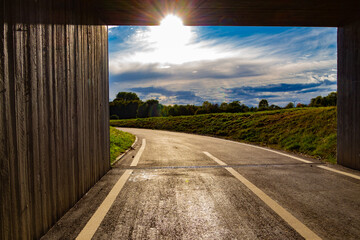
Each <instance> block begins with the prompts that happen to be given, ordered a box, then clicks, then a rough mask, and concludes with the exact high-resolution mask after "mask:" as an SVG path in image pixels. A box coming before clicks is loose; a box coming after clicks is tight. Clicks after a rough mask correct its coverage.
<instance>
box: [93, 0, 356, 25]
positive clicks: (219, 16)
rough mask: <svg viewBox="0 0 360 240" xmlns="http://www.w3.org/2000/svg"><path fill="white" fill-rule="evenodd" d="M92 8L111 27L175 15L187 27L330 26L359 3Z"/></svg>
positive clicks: (101, 4) (230, 0)
mask: <svg viewBox="0 0 360 240" xmlns="http://www.w3.org/2000/svg"><path fill="white" fill-rule="evenodd" d="M94 6H95V8H96V9H97V11H98V14H99V17H100V18H101V19H102V20H103V21H104V22H105V23H107V24H110V25H116V24H118V25H156V24H159V21H160V20H161V19H162V18H163V17H164V16H165V15H167V14H170V13H176V14H177V15H179V16H181V18H182V19H183V21H184V23H185V24H186V25H195V26H199V25H200V26H201V25H206V26H208V25H232V26H333V27H337V26H340V25H343V24H346V23H349V22H352V21H353V20H354V19H356V18H358V16H359V10H360V1H359V0H301V1H287V0H220V1H219V0H176V1H174V0H146V1H145V0H102V1H95V2H94Z"/></svg>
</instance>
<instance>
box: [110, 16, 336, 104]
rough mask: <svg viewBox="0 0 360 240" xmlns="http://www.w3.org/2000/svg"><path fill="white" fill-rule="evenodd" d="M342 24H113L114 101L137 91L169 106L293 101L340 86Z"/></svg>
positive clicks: (168, 21) (171, 20)
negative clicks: (338, 43) (339, 28)
mask: <svg viewBox="0 0 360 240" xmlns="http://www.w3.org/2000/svg"><path fill="white" fill-rule="evenodd" d="M336 34H337V33H336V28H299V27H213V26H211V27H187V26H183V25H182V24H181V20H180V19H177V18H176V17H170V18H168V19H165V20H164V21H163V22H162V23H161V25H160V26H154V27H145V26H144V27H141V26H117V27H113V26H111V27H109V71H110V75H109V84H110V96H109V97H110V100H113V99H114V98H115V96H116V93H118V92H122V91H125V92H135V93H137V94H138V96H139V97H140V98H141V99H142V100H148V99H157V100H159V101H160V103H162V104H164V105H172V104H195V105H201V104H202V102H204V101H209V102H212V103H222V102H232V101H241V102H242V103H244V104H246V105H248V106H256V105H257V104H258V103H259V101H260V100H261V99H267V100H268V102H269V104H276V105H279V106H285V105H286V104H287V103H289V102H295V104H297V103H303V104H308V103H309V102H310V99H311V98H313V97H316V96H319V95H322V96H325V95H327V94H328V93H330V92H333V91H336V89H337V86H336V81H337V60H336V59H337V55H336V54H337V53H336V49H337V46H336V41H337V36H336Z"/></svg>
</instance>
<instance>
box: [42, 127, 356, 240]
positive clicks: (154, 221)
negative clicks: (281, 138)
mask: <svg viewBox="0 0 360 240" xmlns="http://www.w3.org/2000/svg"><path fill="white" fill-rule="evenodd" d="M121 130H124V131H127V132H130V133H133V134H135V135H136V136H137V142H136V144H135V145H134V148H135V150H132V151H130V152H129V153H128V154H127V155H126V156H125V157H124V158H122V159H121V160H120V161H119V162H118V163H117V164H116V165H115V166H114V168H113V169H112V170H110V171H109V173H108V174H107V175H105V176H104V177H103V178H102V179H101V180H100V181H99V182H98V183H97V184H96V185H95V186H94V187H93V188H92V189H90V191H89V192H88V193H87V194H86V195H85V196H84V197H83V198H82V199H81V200H80V201H79V202H78V203H77V204H76V205H75V206H74V207H73V208H72V209H71V210H70V211H69V212H68V213H67V214H66V215H65V216H64V217H63V218H62V219H61V220H60V221H59V222H58V223H57V224H56V225H55V226H54V227H53V228H52V229H51V230H50V231H49V232H48V233H47V234H46V235H45V236H44V237H43V239H75V238H77V239H91V238H93V239H304V238H306V239H360V227H359V226H360V174H359V172H357V171H351V170H349V169H345V168H341V167H340V166H329V165H325V164H323V163H321V162H319V161H317V160H314V159H308V158H305V157H299V156H296V155H292V154H288V153H284V152H277V151H273V150H270V149H264V148H260V147H257V146H251V145H247V144H242V143H237V142H232V141H227V140H222V139H217V138H211V137H206V136H198V135H191V134H184V133H174V132H167V131H155V130H146V129H121Z"/></svg>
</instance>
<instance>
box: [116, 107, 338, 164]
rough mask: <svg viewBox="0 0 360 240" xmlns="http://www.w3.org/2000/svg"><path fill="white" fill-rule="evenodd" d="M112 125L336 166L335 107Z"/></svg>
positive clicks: (131, 121)
mask: <svg viewBox="0 0 360 240" xmlns="http://www.w3.org/2000/svg"><path fill="white" fill-rule="evenodd" d="M110 125H112V126H118V127H134V128H149V129H163V130H170V131H177V132H186V133H195V134H202V135H208V136H215V137H222V138H226V139H231V140H236V141H242V142H248V143H255V144H258V145H266V146H268V147H271V148H275V149H283V150H287V151H291V152H297V153H302V154H306V155H309V156H313V157H317V158H321V159H322V160H325V161H328V162H332V163H336V107H319V108H292V109H281V110H272V111H263V112H254V113H215V114H200V115H193V116H177V117H153V118H138V119H124V120H111V121H110Z"/></svg>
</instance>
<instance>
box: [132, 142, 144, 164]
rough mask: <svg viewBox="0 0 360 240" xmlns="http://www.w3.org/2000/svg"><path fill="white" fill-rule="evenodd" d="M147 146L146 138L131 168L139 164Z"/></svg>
mask: <svg viewBox="0 0 360 240" xmlns="http://www.w3.org/2000/svg"><path fill="white" fill-rule="evenodd" d="M145 146H146V140H145V138H144V139H143V140H142V144H141V148H140V150H139V152H138V153H137V154H136V156H135V158H134V160H133V161H132V163H131V165H130V167H134V166H136V165H137V164H138V163H139V160H140V157H141V155H142V153H143V152H144V150H145Z"/></svg>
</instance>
